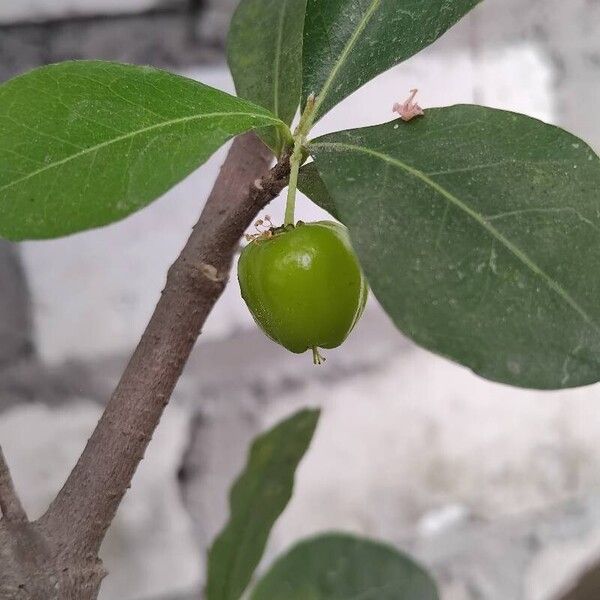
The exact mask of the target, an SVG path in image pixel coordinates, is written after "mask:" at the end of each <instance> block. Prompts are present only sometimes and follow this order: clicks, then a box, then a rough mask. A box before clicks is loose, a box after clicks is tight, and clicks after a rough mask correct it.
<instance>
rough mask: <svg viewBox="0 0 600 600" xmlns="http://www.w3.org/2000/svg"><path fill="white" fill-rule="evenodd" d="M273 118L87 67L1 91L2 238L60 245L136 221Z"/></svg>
mask: <svg viewBox="0 0 600 600" xmlns="http://www.w3.org/2000/svg"><path fill="white" fill-rule="evenodd" d="M273 125H276V126H280V127H284V124H283V123H281V122H280V121H279V120H278V119H277V118H276V117H274V116H273V115H272V114H270V113H269V112H268V111H267V110H265V109H263V108H259V107H258V106H255V105H253V104H251V103H249V102H247V101H244V100H240V99H238V98H234V97H233V96H230V95H228V94H226V93H224V92H221V91H219V90H215V89H213V88H210V87H207V86H205V85H202V84H200V83H197V82H195V81H192V80H190V79H186V78H184V77H179V76H177V75H172V74H170V73H167V72H165V71H159V70H157V69H152V68H150V67H135V66H131V65H122V64H117V63H108V62H98V61H81V62H66V63H61V64H57V65H52V66H49V67H43V68H40V69H36V70H35V71H31V72H30V73H27V74H25V75H21V76H20V77H17V78H15V79H12V80H11V81H8V82H7V83H5V84H4V85H2V86H0V236H4V237H7V238H9V239H12V240H22V239H32V238H53V237H58V236H61V235H66V234H69V233H73V232H76V231H82V230H85V229H89V228H92V227H98V226H100V225H106V224H107V223H111V222H113V221H117V220H119V219H122V218H124V217H126V216H127V215H129V214H131V213H132V212H135V211H136V210H139V209H141V208H143V207H144V206H146V205H147V204H148V203H149V202H151V201H152V200H155V199H156V198H158V197H159V196H160V195H161V194H163V193H164V192H166V191H167V190H168V189H169V188H170V187H172V186H173V185H174V184H176V183H177V182H178V181H180V180H181V179H183V178H184V177H186V176H187V175H188V174H189V173H191V172H192V171H194V170H195V169H196V168H197V167H198V166H200V165H201V164H202V163H203V162H204V161H206V160H207V159H208V158H209V156H210V155H211V154H212V153H213V152H215V150H217V149H218V148H219V147H220V146H221V145H222V144H223V143H224V142H226V141H227V140H228V139H229V138H231V137H233V136H235V135H237V134H239V133H242V132H245V131H248V130H251V129H259V128H262V127H266V126H273Z"/></svg>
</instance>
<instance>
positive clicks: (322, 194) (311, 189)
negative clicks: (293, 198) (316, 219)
mask: <svg viewBox="0 0 600 600" xmlns="http://www.w3.org/2000/svg"><path fill="white" fill-rule="evenodd" d="M298 189H299V190H300V191H301V192H302V193H303V194H304V195H305V196H307V197H308V198H310V199H311V200H312V201H313V202H314V203H315V204H317V205H318V206H320V207H321V208H322V209H323V210H326V211H327V212H328V213H329V214H330V215H331V216H332V217H333V218H334V219H338V220H339V218H338V216H337V210H336V208H335V204H334V202H333V198H332V197H331V194H330V193H329V191H328V189H327V188H326V187H325V182H324V181H323V180H322V179H321V176H320V175H319V171H318V170H317V166H316V165H315V163H314V162H311V163H308V164H306V165H304V166H303V167H302V168H301V169H300V173H299V174H298Z"/></svg>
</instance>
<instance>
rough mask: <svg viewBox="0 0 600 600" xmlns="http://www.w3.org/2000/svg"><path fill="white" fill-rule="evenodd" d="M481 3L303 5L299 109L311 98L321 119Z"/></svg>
mask: <svg viewBox="0 0 600 600" xmlns="http://www.w3.org/2000/svg"><path fill="white" fill-rule="evenodd" d="M480 1H481V0H418V1H415V0H308V5H307V9H306V22H305V27H304V65H303V85H302V89H303V93H302V97H303V102H302V104H303V105H304V103H305V102H306V99H307V97H308V96H309V95H310V94H313V93H314V94H315V95H316V96H317V107H316V116H317V118H318V117H321V116H322V115H324V114H325V113H326V112H327V111H329V110H330V109H331V108H333V107H334V106H335V105H336V104H338V103H339V102H340V101H341V100H343V99H344V98H346V96H349V95H350V94H351V93H352V92H354V91H355V90H357V89H358V88H359V87H361V86H362V85H363V84H365V83H367V82H368V81H370V80H371V79H373V78H374V77H375V76H376V75H379V74H380V73H383V72H384V71H386V70H387V69H389V68H390V67H392V66H394V65H396V64H398V63H400V62H402V61H404V60H406V59H407V58H410V57H411V56H413V55H414V54H416V53H417V52H419V51H420V50H422V49H423V48H425V47H426V46H429V45H430V44H431V43H433V42H434V41H435V40H437V39H438V38H439V37H440V36H441V35H442V34H443V33H445V32H446V31H447V30H448V29H449V28H450V27H451V26H452V25H454V24H455V23H456V22H457V21H458V20H459V19H460V18H461V17H463V16H464V15H465V14H466V13H468V12H469V11H470V10H471V9H472V8H473V7H474V6H476V5H477V4H478V3H479V2H480ZM407 92H408V90H407ZM399 93H402V92H399ZM395 100H400V98H396V99H395ZM390 102H392V101H390ZM392 103H393V102H392ZM390 106H391V104H390Z"/></svg>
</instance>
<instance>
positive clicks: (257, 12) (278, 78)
mask: <svg viewBox="0 0 600 600" xmlns="http://www.w3.org/2000/svg"><path fill="white" fill-rule="evenodd" d="M305 12H306V0H241V2H240V4H239V7H238V9H237V11H236V12H235V14H234V16H233V20H232V22H231V28H230V30H229V41H228V55H229V67H230V69H231V72H232V74H233V79H234V81H235V87H236V90H237V93H238V96H241V97H242V98H246V99H248V100H251V101H252V102H255V103H256V104H259V105H260V106H264V107H265V108H268V109H269V110H270V111H271V112H272V113H273V114H275V115H276V116H278V117H279V118H280V119H281V120H282V121H283V122H284V123H286V124H287V125H290V124H291V122H292V120H293V118H294V116H295V115H296V111H297V110H298V105H299V104H300V94H301V88H302V32H303V29H304V14H305ZM263 137H264V139H265V141H266V142H267V143H268V144H269V146H271V147H272V148H273V150H274V151H275V153H276V154H277V155H279V154H280V153H281V151H282V150H283V146H284V145H285V142H286V141H288V142H289V140H286V139H284V138H283V137H282V135H281V131H280V130H278V129H272V130H270V131H268V132H267V133H266V134H265V135H264V136H263Z"/></svg>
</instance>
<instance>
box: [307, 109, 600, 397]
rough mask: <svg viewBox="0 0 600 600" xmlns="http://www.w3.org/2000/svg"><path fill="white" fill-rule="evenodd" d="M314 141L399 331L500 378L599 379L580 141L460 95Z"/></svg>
mask: <svg viewBox="0 0 600 600" xmlns="http://www.w3.org/2000/svg"><path fill="white" fill-rule="evenodd" d="M311 150H312V152H313V155H314V156H315V160H316V164H317V167H318V169H319V172H320V174H321V176H322V177H323V179H324V181H325V183H326V185H327V189H328V190H329V191H330V192H331V194H332V196H333V198H334V200H335V205H336V208H337V210H338V213H339V215H340V218H341V219H342V221H343V222H344V223H345V224H346V225H347V226H348V227H349V229H350V234H351V238H352V242H353V245H354V247H355V249H356V250H357V252H358V255H359V258H360V259H361V262H362V264H363V268H364V270H365V273H366V275H367V278H368V279H369V283H370V285H371V288H372V289H373V292H374V293H375V295H376V296H377V298H378V299H379V301H380V302H381V304H382V305H383V307H384V309H385V310H386V311H387V312H388V314H389V315H390V316H391V317H392V318H393V320H394V322H395V323H396V325H397V326H398V327H399V328H400V329H401V330H402V331H403V332H405V333H406V334H407V335H409V336H410V337H411V338H413V339H414V340H415V341H416V342H417V343H419V344H421V345H423V346H425V347H426V348H429V349H431V350H433V351H435V352H438V353H439V354H442V355H445V356H448V357H450V358H452V359H454V360H456V361H458V362H459V363H462V364H464V365H467V366H468V367H470V368H471V369H473V370H474V371H475V372H477V373H479V374H480V375H482V376H484V377H487V378H489V379H493V380H495V381H500V382H504V383H508V384H512V385H517V386H522V387H531V388H542V389H554V388H564V387H574V386H581V385H585V384H590V383H593V382H596V381H598V380H599V379H600V302H599V301H598V298H600V159H599V158H598V157H597V156H596V155H595V154H594V152H593V151H592V150H591V149H590V148H589V146H588V145H587V144H585V143H584V142H582V141H581V140H580V139H578V138H576V137H574V136H573V135H571V134H569V133H567V132H565V131H563V130H562V129H559V128H557V127H553V126H550V125H546V124H544V123H542V122H541V121H537V120H535V119H531V118H529V117H525V116H523V115H517V114H514V113H509V112H504V111H499V110H493V109H489V108H483V107H477V106H455V107H451V108H442V109H434V110H428V111H426V116H425V117H423V118H420V119H418V120H415V121H412V122H410V123H403V122H392V123H387V124H385V125H380V126H377V127H372V128H366V129H359V130H354V131H347V132H342V133H335V134H332V135H328V136H325V137H323V138H321V139H319V140H316V141H315V142H314V143H313V144H312V145H311Z"/></svg>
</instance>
